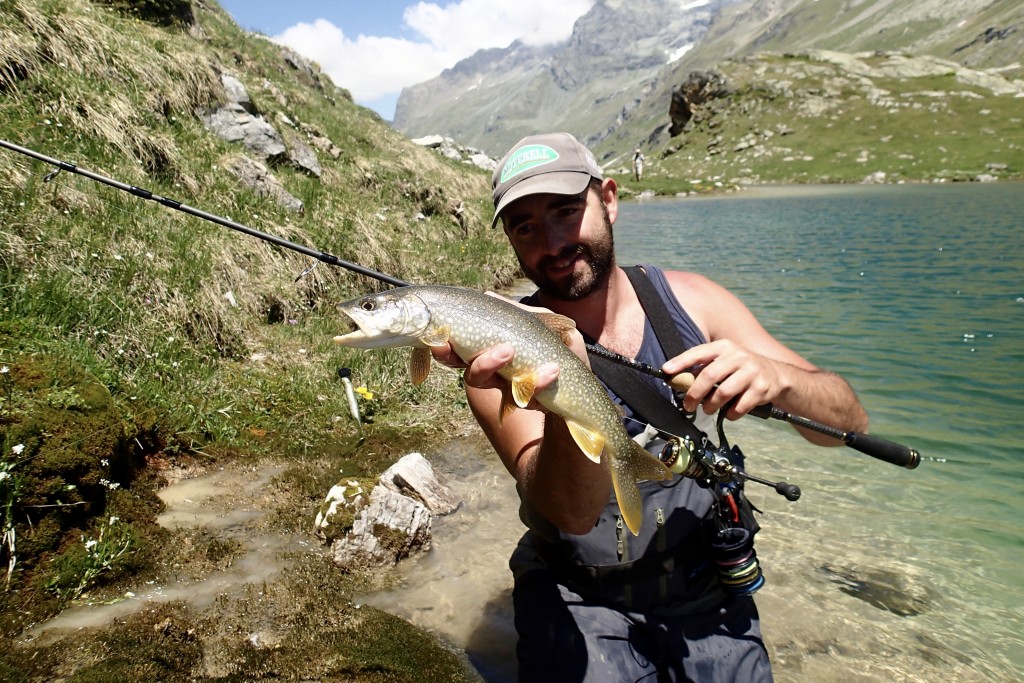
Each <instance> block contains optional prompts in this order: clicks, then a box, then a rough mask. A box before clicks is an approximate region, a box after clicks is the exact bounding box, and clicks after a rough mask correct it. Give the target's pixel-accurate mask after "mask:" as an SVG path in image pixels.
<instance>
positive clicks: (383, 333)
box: [334, 288, 430, 349]
mask: <svg viewBox="0 0 1024 683" xmlns="http://www.w3.org/2000/svg"><path fill="white" fill-rule="evenodd" d="M338 311H339V312H340V313H341V318H342V322H343V324H344V325H345V328H344V330H343V333H342V334H340V335H338V336H336V337H334V343H335V344H341V345H342V346H349V347H352V348H357V349H380V348H392V347H396V346H420V347H422V346H424V344H423V342H422V341H420V340H421V338H422V337H423V336H424V333H425V332H426V330H427V328H428V327H429V326H430V309H429V308H428V307H427V305H426V304H425V303H424V302H423V300H422V299H420V297H419V296H417V295H416V294H415V293H414V292H412V291H408V290H406V289H405V288H399V289H392V290H388V291H386V292H381V293H379V294H368V295H366V296H361V297H358V298H356V299H352V300H350V301H345V302H343V303H340V304H338Z"/></svg>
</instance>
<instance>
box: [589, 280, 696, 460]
mask: <svg viewBox="0 0 1024 683" xmlns="http://www.w3.org/2000/svg"><path fill="white" fill-rule="evenodd" d="M623 270H625V271H626V275H628V276H629V279H630V282H632V283H633V288H634V289H635V290H636V293H637V296H638V297H639V299H640V304H641V305H642V306H643V309H644V312H645V313H646V314H647V317H648V319H649V320H650V321H651V326H652V327H653V328H654V334H655V336H656V337H657V338H658V343H659V344H661V349H662V351H663V352H664V353H665V357H666V358H672V357H674V356H678V355H679V354H680V353H682V352H683V351H685V350H686V347H685V346H684V344H683V339H682V336H681V335H680V334H679V330H677V329H676V327H675V324H674V323H673V322H672V317H671V315H670V314H669V312H668V308H667V307H666V306H665V302H664V301H662V299H661V297H660V296H659V295H658V291H657V290H656V289H655V288H654V285H653V284H651V281H650V279H649V278H648V277H647V274H646V273H644V272H643V271H642V270H640V268H638V267H636V266H633V267H630V268H623ZM588 341H589V340H588ZM590 366H591V368H593V370H594V374H596V375H597V376H598V377H600V378H601V380H602V381H603V382H604V383H605V384H607V385H608V386H609V387H610V388H611V389H612V391H614V392H615V394H616V395H617V396H620V397H622V400H623V401H625V402H626V403H628V404H629V407H630V408H632V409H633V413H634V414H635V415H636V416H637V419H640V420H643V421H644V422H647V423H648V424H652V425H654V427H655V428H656V429H661V430H662V431H665V432H668V433H671V434H677V435H679V436H689V437H690V438H691V439H693V441H694V443H698V444H699V443H703V440H704V438H705V437H704V434H703V432H701V431H700V430H699V429H697V427H696V426H695V425H694V424H693V422H692V421H691V420H689V419H688V418H687V417H686V416H684V415H683V414H682V413H681V412H680V411H679V409H678V408H677V407H676V406H674V405H672V403H671V402H670V401H669V400H667V399H666V398H665V396H664V395H662V394H661V393H659V392H658V390H657V389H655V388H654V387H653V386H652V385H651V384H649V383H648V382H646V381H644V380H642V379H640V377H639V376H637V374H636V371H635V370H631V369H629V368H627V367H625V366H622V365H619V364H618V363H614V362H612V361H610V360H607V359H605V358H602V357H601V356H597V355H594V354H591V355H590Z"/></svg>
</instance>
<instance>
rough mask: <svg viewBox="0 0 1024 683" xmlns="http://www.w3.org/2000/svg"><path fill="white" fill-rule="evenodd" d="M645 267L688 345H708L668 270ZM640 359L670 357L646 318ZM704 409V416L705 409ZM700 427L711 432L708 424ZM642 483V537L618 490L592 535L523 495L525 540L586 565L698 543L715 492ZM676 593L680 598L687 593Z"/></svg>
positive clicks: (624, 401)
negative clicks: (564, 525) (555, 519)
mask: <svg viewBox="0 0 1024 683" xmlns="http://www.w3.org/2000/svg"><path fill="white" fill-rule="evenodd" d="M642 267H643V269H644V271H646V273H647V275H648V277H649V278H650V280H651V282H652V283H653V284H654V287H655V289H656V290H657V292H658V294H659V295H660V296H661V298H662V300H663V301H664V302H665V304H666V306H667V307H668V310H669V313H670V315H671V316H672V320H673V321H674V322H675V324H676V328H677V329H678V330H679V333H680V335H681V336H682V339H683V342H684V344H685V346H686V348H690V347H692V346H697V345H699V344H703V343H705V342H706V340H705V338H704V335H703V333H702V332H701V331H700V328H698V327H697V325H696V323H694V321H693V319H692V318H691V317H690V316H689V314H688V313H687V312H686V310H685V309H684V308H683V306H682V304H681V303H680V302H679V301H678V300H677V299H676V297H675V294H674V293H673V292H672V291H671V288H670V286H669V284H668V281H667V280H666V279H665V275H664V273H663V272H662V271H661V270H660V269H658V268H656V267H654V266H651V265H644V266H642ZM523 303H527V304H530V305H538V302H537V298H536V294H534V295H531V296H529V297H526V298H524V299H523ZM636 359H637V360H639V361H642V362H644V363H647V364H649V365H651V366H653V367H661V365H662V364H663V363H664V362H665V361H666V360H668V359H667V358H666V357H665V354H664V352H663V351H662V349H661V345H660V344H659V343H658V340H657V337H656V336H655V334H654V329H653V327H652V326H651V322H650V320H648V319H647V317H646V316H645V317H644V336H643V342H642V344H641V346H640V351H639V352H638V353H637V355H636ZM640 376H641V377H642V378H643V379H644V380H645V381H648V382H649V383H650V384H651V385H652V386H654V387H655V388H656V389H657V390H658V391H659V392H660V393H661V394H662V395H664V396H665V398H666V400H670V401H674V398H673V396H672V391H671V389H670V388H669V387H668V386H667V385H666V384H665V383H664V382H663V381H661V380H659V379H657V378H654V377H647V376H645V375H640ZM606 390H607V391H608V393H609V395H610V397H611V399H612V400H613V401H614V402H615V403H617V404H619V405H621V406H622V408H623V411H624V415H625V416H624V418H623V419H624V423H625V426H626V429H627V431H629V433H630V434H631V435H636V434H638V433H640V432H642V431H643V430H644V426H645V425H643V424H639V423H637V422H635V421H634V420H632V419H629V418H632V416H633V412H632V410H631V408H630V406H629V398H628V397H621V396H616V395H615V394H614V393H613V392H612V391H611V390H610V389H608V388H607V387H606ZM698 413H699V414H701V415H703V413H700V411H698ZM698 426H699V427H700V428H701V429H704V430H705V431H706V429H705V426H704V425H700V424H698ZM648 448H649V450H651V451H654V452H656V450H657V449H660V444H659V443H657V442H655V443H653V444H652V445H651V446H649V447H648ZM639 486H640V491H641V493H642V495H643V500H644V517H643V525H642V527H641V531H640V535H639V536H636V537H634V536H633V535H632V534H631V533H630V532H629V531H628V530H625V533H623V524H622V522H621V519H620V514H619V509H618V505H617V503H616V502H615V496H614V493H613V494H612V495H611V496H610V498H609V501H608V505H607V506H606V507H605V509H604V511H603V512H602V513H601V516H600V518H599V519H598V522H597V524H596V525H595V526H594V528H593V529H592V530H591V531H590V532H589V533H587V534H585V535H582V536H577V535H573V534H566V533H563V532H560V531H559V530H558V529H557V528H555V527H554V525H552V524H551V523H550V522H548V521H547V520H546V519H545V518H544V517H543V516H542V515H541V514H540V513H538V512H537V511H536V510H534V509H533V507H532V506H531V505H530V504H529V503H528V502H527V501H526V500H525V498H523V497H522V496H520V501H521V505H520V517H521V518H522V520H523V523H524V524H525V525H526V526H527V527H528V528H529V529H530V531H529V532H527V535H526V536H525V537H524V539H523V540H524V542H527V543H531V542H532V543H539V544H541V545H544V546H545V547H546V548H547V550H548V551H550V550H552V549H554V550H555V551H556V552H558V554H559V555H560V556H561V557H562V558H564V559H566V560H568V561H569V562H570V563H573V564H578V565H583V566H612V565H618V564H622V563H625V562H630V561H635V560H637V559H639V558H641V557H643V556H644V555H646V554H657V553H663V552H665V550H666V549H669V548H673V547H675V546H682V545H684V544H685V545H687V546H693V545H694V544H695V538H694V537H695V536H696V535H697V534H698V529H699V527H700V526H701V524H702V522H703V520H705V518H706V517H707V516H708V515H709V513H710V510H711V505H712V495H711V493H710V492H709V491H708V490H706V489H703V488H701V487H700V486H698V485H697V484H696V483H695V482H694V481H693V480H692V479H686V478H684V477H680V476H675V477H673V479H672V480H670V481H667V482H652V481H645V482H640V484H639ZM531 538H532V540H531ZM673 597H675V598H677V599H678V598H680V597H682V596H680V595H676V596H673Z"/></svg>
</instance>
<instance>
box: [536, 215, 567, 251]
mask: <svg viewBox="0 0 1024 683" xmlns="http://www.w3.org/2000/svg"><path fill="white" fill-rule="evenodd" d="M543 228H544V229H543V230H542V231H541V234H542V235H543V237H542V238H541V239H542V248H543V249H544V253H546V254H551V255H557V254H560V253H561V252H562V250H563V249H565V247H567V246H569V245H570V244H572V241H573V240H572V237H573V234H574V233H573V231H571V230H569V229H568V228H567V227H566V226H564V225H558V224H556V223H554V222H548V223H545V225H544V226H543Z"/></svg>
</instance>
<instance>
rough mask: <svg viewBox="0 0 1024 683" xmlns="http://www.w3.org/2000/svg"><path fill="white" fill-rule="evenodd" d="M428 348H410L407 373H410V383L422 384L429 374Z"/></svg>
mask: <svg viewBox="0 0 1024 683" xmlns="http://www.w3.org/2000/svg"><path fill="white" fill-rule="evenodd" d="M430 358H431V356H430V349H425V348H423V347H419V346H417V347H416V348H414V349H413V350H412V357H411V358H410V359H409V374H410V375H412V383H413V384H416V385H420V384H423V382H424V381H426V379H427V375H429V374H430Z"/></svg>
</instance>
